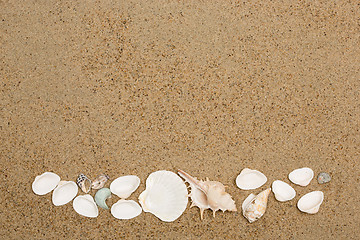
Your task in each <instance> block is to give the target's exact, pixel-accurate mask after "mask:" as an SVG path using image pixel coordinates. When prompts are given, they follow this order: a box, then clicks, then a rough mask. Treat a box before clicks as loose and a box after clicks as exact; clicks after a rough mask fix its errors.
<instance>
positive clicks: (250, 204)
mask: <svg viewBox="0 0 360 240" xmlns="http://www.w3.org/2000/svg"><path fill="white" fill-rule="evenodd" d="M270 192H271V188H268V189H266V190H264V191H262V192H261V193H259V194H258V195H257V196H255V195H254V194H250V195H249V196H248V197H247V198H246V199H245V201H244V203H243V205H242V210H243V215H244V217H245V218H246V219H247V220H248V221H249V222H250V223H252V222H254V221H256V220H257V219H259V218H261V217H262V216H263V215H264V213H265V211H266V207H267V202H268V198H269V194H270Z"/></svg>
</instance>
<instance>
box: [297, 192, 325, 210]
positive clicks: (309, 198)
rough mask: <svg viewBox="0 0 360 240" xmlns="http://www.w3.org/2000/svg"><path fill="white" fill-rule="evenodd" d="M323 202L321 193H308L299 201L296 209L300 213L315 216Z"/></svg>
mask: <svg viewBox="0 0 360 240" xmlns="http://www.w3.org/2000/svg"><path fill="white" fill-rule="evenodd" d="M323 200H324V193H323V192H322V191H313V192H309V193H307V194H305V195H304V196H302V197H301V198H300V199H299V201H298V203H297V207H298V209H299V210H300V211H302V212H305V213H310V214H315V213H317V212H318V211H319V208H320V205H321V204H322V202H323Z"/></svg>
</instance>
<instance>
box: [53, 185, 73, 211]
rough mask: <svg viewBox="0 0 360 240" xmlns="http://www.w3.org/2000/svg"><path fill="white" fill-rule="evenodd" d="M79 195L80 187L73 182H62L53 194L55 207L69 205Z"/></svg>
mask: <svg viewBox="0 0 360 240" xmlns="http://www.w3.org/2000/svg"><path fill="white" fill-rule="evenodd" d="M77 193H78V186H77V185H76V183H75V182H73V181H60V182H59V184H58V185H57V187H56V188H55V189H54V191H53V194H52V202H53V204H54V205H55V206H60V205H64V204H67V203H68V202H70V201H71V200H73V198H74V197H75V196H76V194H77Z"/></svg>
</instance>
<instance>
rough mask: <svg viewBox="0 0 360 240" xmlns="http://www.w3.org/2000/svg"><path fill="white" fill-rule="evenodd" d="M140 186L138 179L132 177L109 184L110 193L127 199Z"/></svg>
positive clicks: (122, 178) (121, 178)
mask: <svg viewBox="0 0 360 240" xmlns="http://www.w3.org/2000/svg"><path fill="white" fill-rule="evenodd" d="M139 185H140V178H139V177H137V176H134V175H128V176H122V177H118V178H117V179H115V180H114V181H113V182H112V183H111V184H110V191H111V192H112V193H113V194H115V195H117V196H118V197H119V198H128V197H129V196H130V195H131V194H132V193H133V192H135V190H136V189H137V188H138V187H139Z"/></svg>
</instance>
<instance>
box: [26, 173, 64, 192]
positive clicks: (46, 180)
mask: <svg viewBox="0 0 360 240" xmlns="http://www.w3.org/2000/svg"><path fill="white" fill-rule="evenodd" d="M59 182H60V177H59V176H58V175H57V174H55V173H52V172H44V173H43V174H41V175H39V176H36V177H35V180H34V182H33V183H32V190H33V192H34V193H35V194H37V195H45V194H47V193H49V192H51V191H52V190H53V189H54V188H55V187H56V186H57V185H58V183H59Z"/></svg>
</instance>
